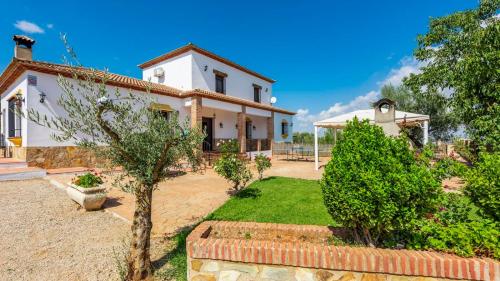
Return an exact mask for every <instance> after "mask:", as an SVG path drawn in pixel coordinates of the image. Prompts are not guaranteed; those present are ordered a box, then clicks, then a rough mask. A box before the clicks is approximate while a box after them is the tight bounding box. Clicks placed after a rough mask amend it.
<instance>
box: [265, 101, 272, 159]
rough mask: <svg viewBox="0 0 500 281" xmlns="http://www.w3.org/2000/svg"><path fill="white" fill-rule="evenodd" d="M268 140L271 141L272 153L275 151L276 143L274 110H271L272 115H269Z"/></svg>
mask: <svg viewBox="0 0 500 281" xmlns="http://www.w3.org/2000/svg"><path fill="white" fill-rule="evenodd" d="M266 121H267V141H268V142H269V149H270V150H271V154H272V152H273V143H274V111H273V112H271V117H267V120H266Z"/></svg>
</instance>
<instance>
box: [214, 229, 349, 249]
mask: <svg viewBox="0 0 500 281" xmlns="http://www.w3.org/2000/svg"><path fill="white" fill-rule="evenodd" d="M322 228H323V229H322V230H321V231H302V229H300V228H287V229H283V228H279V229H277V228H272V227H265V228H238V227H236V228H228V227H222V228H220V227H217V226H215V227H213V228H212V229H211V230H210V232H209V233H208V235H207V237H206V238H214V239H237V240H252V241H277V242H289V243H295V242H305V243H314V244H322V245H333V244H336V243H338V242H340V241H341V240H347V239H348V236H349V233H348V231H347V230H346V229H344V228H338V227H322Z"/></svg>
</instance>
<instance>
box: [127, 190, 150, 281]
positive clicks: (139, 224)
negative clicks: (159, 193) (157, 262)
mask: <svg viewBox="0 0 500 281" xmlns="http://www.w3.org/2000/svg"><path fill="white" fill-rule="evenodd" d="M152 197H153V187H151V186H145V185H142V186H141V187H140V188H139V190H137V191H136V193H135V212H134V221H133V223H132V239H131V241H130V251H129V255H128V258H127V266H128V272H127V277H126V280H134V281H135V280H152V279H153V269H152V267H151V258H150V255H149V247H150V241H149V239H150V236H151V229H152V227H153V223H152V222H151V202H152V200H151V199H152Z"/></svg>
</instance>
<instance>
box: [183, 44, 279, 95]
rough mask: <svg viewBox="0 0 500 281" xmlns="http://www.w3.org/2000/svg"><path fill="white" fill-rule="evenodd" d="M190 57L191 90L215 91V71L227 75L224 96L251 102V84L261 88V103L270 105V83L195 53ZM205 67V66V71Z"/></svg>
mask: <svg viewBox="0 0 500 281" xmlns="http://www.w3.org/2000/svg"><path fill="white" fill-rule="evenodd" d="M192 57H193V60H192V62H193V72H192V79H193V88H198V89H208V90H211V91H215V74H214V72H213V71H214V69H215V70H218V71H221V72H224V73H226V74H227V77H226V78H225V83H226V95H228V96H234V97H239V98H243V99H246V100H251V101H253V84H257V85H259V86H261V87H262V90H261V102H262V103H264V104H270V99H271V96H272V84H271V83H270V82H267V81H265V80H262V79H260V78H258V77H255V76H253V75H250V74H248V73H246V72H243V71H241V70H239V69H236V68H234V67H232V66H229V65H227V64H224V63H222V62H220V61H217V60H214V59H211V58H209V57H206V56H204V55H202V54H199V53H197V52H192ZM205 66H207V70H206V71H205ZM266 89H267V91H266Z"/></svg>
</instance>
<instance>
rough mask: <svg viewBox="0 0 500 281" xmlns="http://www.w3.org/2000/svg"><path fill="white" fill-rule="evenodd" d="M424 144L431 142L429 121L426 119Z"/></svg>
mask: <svg viewBox="0 0 500 281" xmlns="http://www.w3.org/2000/svg"><path fill="white" fill-rule="evenodd" d="M423 130H424V145H426V144H427V143H428V142H429V121H424V127H423Z"/></svg>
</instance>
